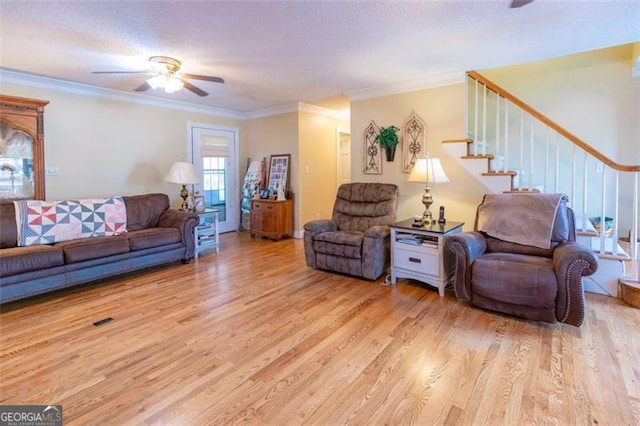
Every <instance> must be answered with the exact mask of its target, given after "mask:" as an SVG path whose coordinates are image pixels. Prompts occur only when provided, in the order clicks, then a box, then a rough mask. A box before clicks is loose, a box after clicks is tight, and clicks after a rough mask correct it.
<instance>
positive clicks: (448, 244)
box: [445, 232, 487, 301]
mask: <svg viewBox="0 0 640 426" xmlns="http://www.w3.org/2000/svg"><path fill="white" fill-rule="evenodd" d="M445 250H447V251H449V252H453V254H454V255H455V264H454V275H453V288H454V290H455V293H456V296H457V297H458V298H460V299H464V300H467V301H471V266H472V265H473V262H474V261H475V260H476V259H477V258H478V257H480V256H481V255H482V254H483V253H484V252H485V251H486V250H487V241H486V240H485V238H484V236H483V235H482V234H480V233H479V232H460V233H458V234H454V235H451V236H449V237H447V239H446V240H445Z"/></svg>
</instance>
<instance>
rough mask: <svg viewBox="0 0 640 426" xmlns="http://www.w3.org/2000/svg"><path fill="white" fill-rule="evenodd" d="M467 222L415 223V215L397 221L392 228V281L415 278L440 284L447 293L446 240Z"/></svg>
mask: <svg viewBox="0 0 640 426" xmlns="http://www.w3.org/2000/svg"><path fill="white" fill-rule="evenodd" d="M462 225H464V223H463V222H449V221H447V222H446V223H444V224H442V225H441V224H439V223H437V222H436V223H435V224H433V225H431V226H417V227H416V226H413V219H409V220H404V221H402V222H398V223H394V224H393V225H391V226H390V228H391V283H392V284H395V283H396V281H397V279H398V278H412V279H414V280H418V281H422V282H423V283H426V284H429V285H432V286H434V287H437V288H438V294H439V295H440V297H444V288H445V286H446V285H447V282H448V281H449V278H450V277H449V276H448V274H447V271H446V270H445V265H444V241H445V238H446V237H447V236H449V235H453V234H456V233H458V232H460V231H461V230H462Z"/></svg>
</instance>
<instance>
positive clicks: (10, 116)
mask: <svg viewBox="0 0 640 426" xmlns="http://www.w3.org/2000/svg"><path fill="white" fill-rule="evenodd" d="M48 103H49V101H42V100H38V99H27V98H19V97H15V96H5V95H0V200H12V199H37V200H44V199H45V189H44V183H45V182H44V107H45V105H47V104H48Z"/></svg>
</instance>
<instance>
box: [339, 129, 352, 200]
mask: <svg viewBox="0 0 640 426" xmlns="http://www.w3.org/2000/svg"><path fill="white" fill-rule="evenodd" d="M343 134H347V135H349V137H351V129H348V128H346V127H336V189H337V188H339V187H340V178H341V177H342V174H341V173H340V147H341V144H342V143H341V142H342V140H341V137H340V135H343ZM349 159H351V143H349ZM349 181H351V173H349Z"/></svg>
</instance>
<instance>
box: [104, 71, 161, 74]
mask: <svg viewBox="0 0 640 426" xmlns="http://www.w3.org/2000/svg"><path fill="white" fill-rule="evenodd" d="M91 74H149V71H91Z"/></svg>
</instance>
